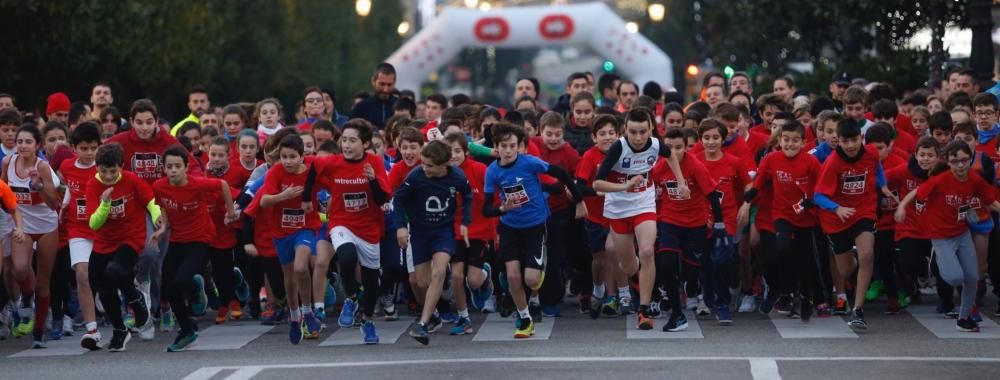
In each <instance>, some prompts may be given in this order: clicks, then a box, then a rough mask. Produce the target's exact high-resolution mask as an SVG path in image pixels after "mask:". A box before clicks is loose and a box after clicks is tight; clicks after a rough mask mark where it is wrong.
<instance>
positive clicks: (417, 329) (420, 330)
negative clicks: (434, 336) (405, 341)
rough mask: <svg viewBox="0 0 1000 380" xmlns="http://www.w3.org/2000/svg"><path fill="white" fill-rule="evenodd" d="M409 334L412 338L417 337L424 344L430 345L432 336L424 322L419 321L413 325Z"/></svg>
mask: <svg viewBox="0 0 1000 380" xmlns="http://www.w3.org/2000/svg"><path fill="white" fill-rule="evenodd" d="M409 335H410V337H411V338H413V339H416V340H417V342H418V343H420V344H422V345H425V346H426V345H428V344H430V343H431V336H430V334H429V333H428V332H427V327H426V326H424V324H423V323H417V324H415V325H413V328H412V329H410V332H409Z"/></svg>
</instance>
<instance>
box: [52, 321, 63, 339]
mask: <svg viewBox="0 0 1000 380" xmlns="http://www.w3.org/2000/svg"><path fill="white" fill-rule="evenodd" d="M62 337H63V326H62V323H53V324H52V327H51V328H50V329H49V340H60V339H62Z"/></svg>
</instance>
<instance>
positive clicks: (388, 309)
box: [379, 294, 399, 321]
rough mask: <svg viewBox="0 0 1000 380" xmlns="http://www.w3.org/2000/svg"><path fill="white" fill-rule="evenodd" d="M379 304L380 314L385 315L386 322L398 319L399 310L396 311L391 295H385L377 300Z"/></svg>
mask: <svg viewBox="0 0 1000 380" xmlns="http://www.w3.org/2000/svg"><path fill="white" fill-rule="evenodd" d="M379 304H380V305H382V314H383V315H385V320H386V321H395V320H398V319H399V310H396V302H394V301H393V299H392V294H386V295H384V296H382V297H381V298H379Z"/></svg>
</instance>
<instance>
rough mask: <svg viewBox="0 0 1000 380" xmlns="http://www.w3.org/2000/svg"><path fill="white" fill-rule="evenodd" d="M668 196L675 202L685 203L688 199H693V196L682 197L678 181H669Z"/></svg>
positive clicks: (667, 184)
mask: <svg viewBox="0 0 1000 380" xmlns="http://www.w3.org/2000/svg"><path fill="white" fill-rule="evenodd" d="M665 187H666V189H667V196H668V197H670V199H672V200H675V201H683V200H686V199H691V195H690V194H688V195H685V196H682V195H681V189H680V186H679V185H678V183H677V181H676V180H671V181H667V183H666V186H665Z"/></svg>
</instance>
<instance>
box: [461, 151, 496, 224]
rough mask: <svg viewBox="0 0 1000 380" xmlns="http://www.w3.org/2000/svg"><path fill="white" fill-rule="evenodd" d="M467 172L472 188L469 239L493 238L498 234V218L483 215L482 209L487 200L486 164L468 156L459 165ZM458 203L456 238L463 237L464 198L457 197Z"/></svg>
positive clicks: (466, 176)
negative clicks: (484, 189) (484, 191)
mask: <svg viewBox="0 0 1000 380" xmlns="http://www.w3.org/2000/svg"><path fill="white" fill-rule="evenodd" d="M458 168H459V169H462V172H464V173H465V178H466V179H468V180H469V187H470V188H472V223H470V224H469V239H478V240H493V239H495V238H496V236H497V228H496V218H487V217H485V216H483V213H482V212H480V210H482V209H483V203H485V202H486V198H485V195H484V194H483V186H485V185H486V183H485V182H486V165H483V163H481V162H478V161H476V160H473V159H471V158H468V157H467V158H466V159H465V161H463V162H462V165H460V166H459V167H458ZM455 199H456V200H457V201H458V203H457V204H456V205H455V212H456V214H455V215H456V217H455V238H456V239H461V238H462V230H461V227H462V198H461V197H455Z"/></svg>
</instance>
